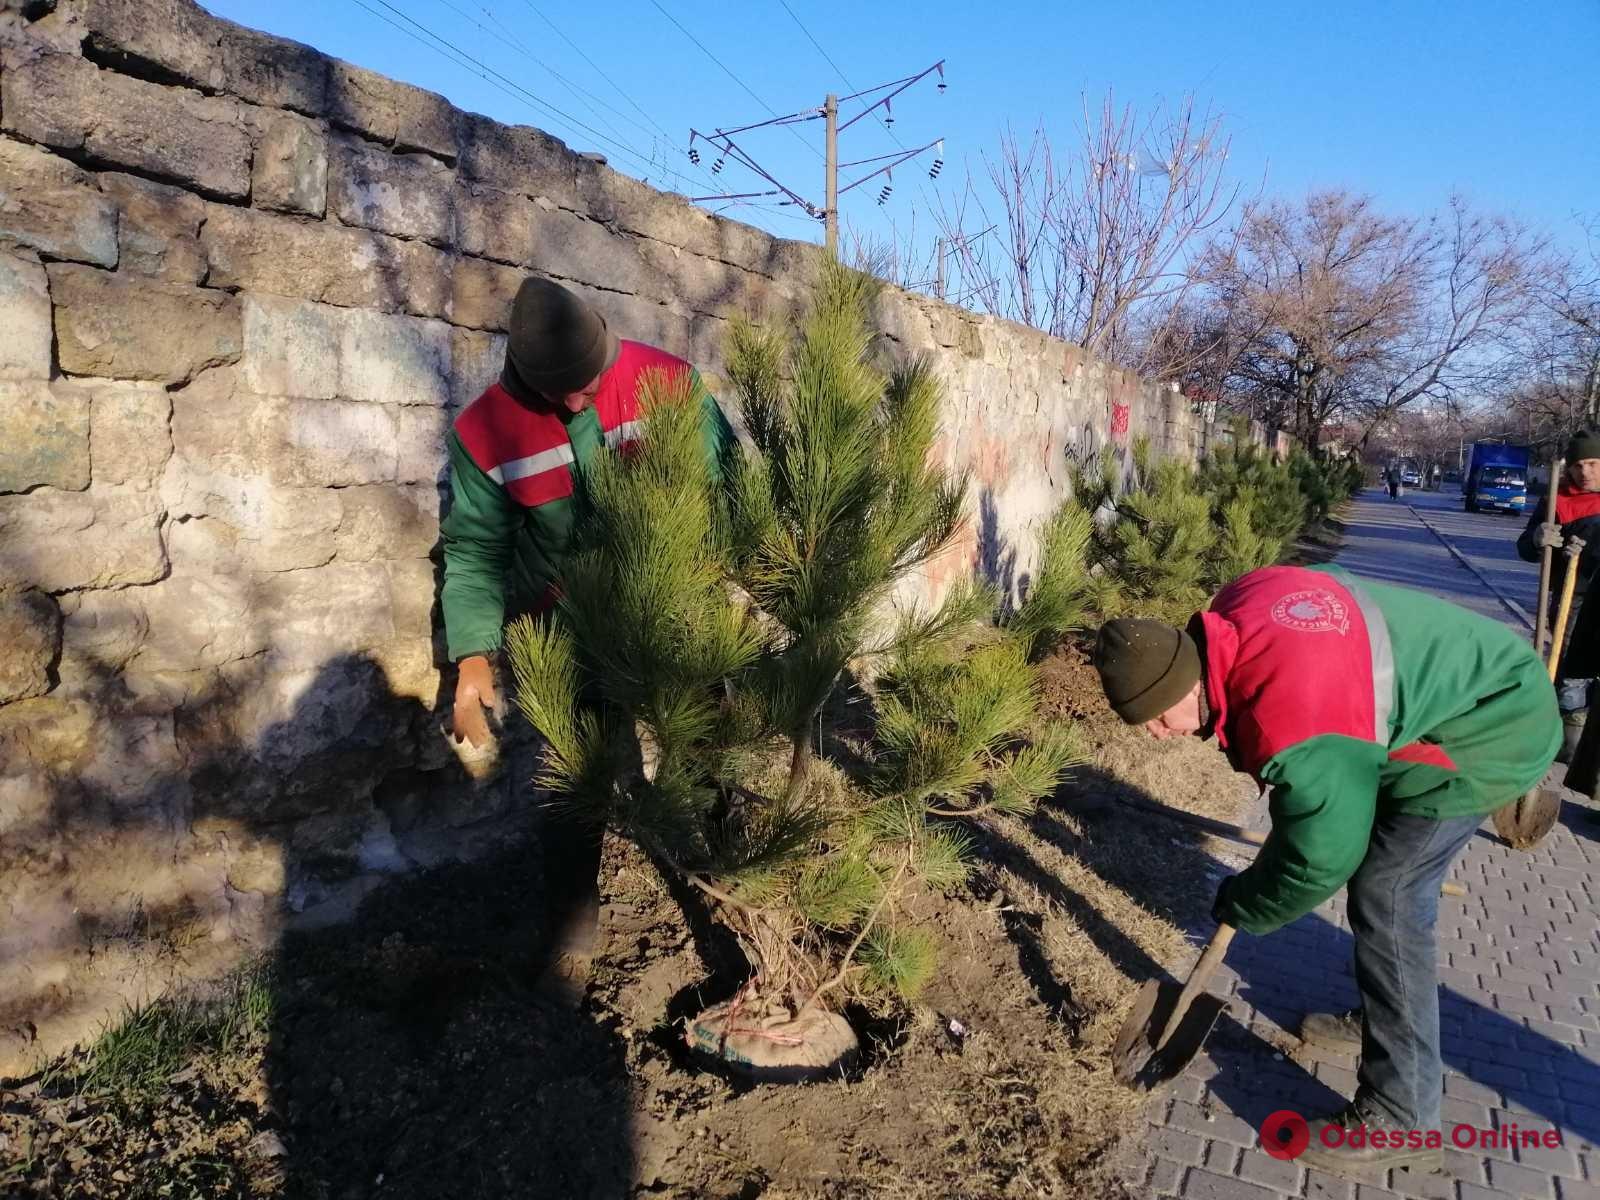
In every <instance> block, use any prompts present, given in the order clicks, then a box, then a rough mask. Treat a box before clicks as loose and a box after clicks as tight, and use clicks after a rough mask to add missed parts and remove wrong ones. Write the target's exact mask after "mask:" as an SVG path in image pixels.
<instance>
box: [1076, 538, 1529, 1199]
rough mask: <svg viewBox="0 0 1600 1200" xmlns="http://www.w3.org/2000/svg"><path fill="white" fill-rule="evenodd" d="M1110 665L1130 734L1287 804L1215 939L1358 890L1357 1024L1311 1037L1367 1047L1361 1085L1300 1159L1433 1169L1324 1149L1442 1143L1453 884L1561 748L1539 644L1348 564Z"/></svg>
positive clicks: (1239, 883)
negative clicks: (1231, 773)
mask: <svg viewBox="0 0 1600 1200" xmlns="http://www.w3.org/2000/svg"><path fill="white" fill-rule="evenodd" d="M1095 665H1096V667H1097V668H1098V670H1099V672H1100V677H1101V682H1102V684H1103V686H1104V688H1105V692H1106V696H1107V697H1108V699H1109V700H1110V701H1111V705H1112V707H1113V708H1114V709H1115V710H1116V711H1117V713H1118V714H1119V715H1120V716H1121V717H1122V718H1123V720H1125V721H1127V722H1129V723H1130V724H1140V725H1144V726H1145V727H1146V729H1148V730H1149V732H1150V733H1151V734H1153V735H1154V736H1155V737H1157V738H1166V737H1171V736H1175V735H1179V734H1201V735H1202V736H1210V735H1214V736H1215V737H1216V739H1217V742H1218V744H1219V745H1220V746H1221V747H1222V748H1223V749H1224V750H1225V751H1226V752H1227V754H1228V756H1229V758H1230V760H1231V761H1232V763H1233V765H1234V767H1235V768H1236V769H1238V770H1241V771H1245V772H1248V773H1249V774H1250V775H1252V776H1254V777H1255V779H1256V780H1257V782H1258V783H1260V784H1261V785H1263V786H1265V787H1269V788H1270V789H1271V797H1270V813H1271V817H1272V830H1271V833H1270V834H1269V835H1268V837H1267V841H1266V844H1265V845H1264V846H1263V847H1262V849H1261V852H1260V854H1259V855H1258V856H1257V858H1256V860H1255V862H1254V863H1253V864H1251V866H1250V867H1248V868H1247V869H1246V870H1244V871H1242V872H1240V873H1239V874H1238V875H1235V876H1232V877H1231V878H1228V879H1226V880H1224V881H1223V885H1222V888H1221V890H1220V891H1219V893H1218V896H1217V901H1216V906H1215V910H1214V911H1215V915H1216V917H1217V919H1218V920H1219V921H1222V922H1225V923H1227V924H1229V925H1233V926H1236V927H1238V928H1239V929H1242V930H1245V931H1247V932H1250V933H1257V934H1264V933H1270V932H1272V931H1273V930H1275V929H1278V928H1280V927H1282V926H1283V925H1286V924H1288V923H1289V922H1290V921H1293V920H1295V919H1296V918H1298V917H1301V916H1304V915H1305V914H1306V913H1309V912H1310V911H1311V910H1312V909H1314V908H1316V907H1317V906H1318V905H1319V904H1321V903H1322V902H1323V901H1325V900H1327V899H1329V898H1330V897H1331V896H1332V895H1333V894H1334V893H1335V892H1337V891H1338V890H1339V888H1341V887H1345V888H1347V890H1348V891H1347V894H1348V911H1349V919H1350V927H1351V930H1352V931H1353V932H1354V934H1355V969H1356V983H1357V985H1358V987H1359V989H1360V992H1361V1000H1362V1008H1361V1010H1360V1012H1359V1013H1353V1014H1313V1015H1312V1016H1309V1017H1307V1018H1306V1020H1305V1022H1304V1023H1303V1025H1302V1036H1304V1037H1306V1038H1307V1040H1308V1041H1309V1040H1320V1041H1335V1040H1338V1041H1345V1042H1350V1043H1354V1044H1356V1045H1358V1046H1359V1050H1360V1054H1361V1068H1360V1072H1359V1075H1358V1081H1359V1086H1358V1088H1357V1091H1356V1095H1355V1097H1354V1099H1353V1100H1352V1101H1351V1103H1350V1104H1349V1105H1348V1106H1347V1107H1346V1108H1345V1109H1344V1110H1342V1111H1341V1112H1339V1113H1336V1114H1334V1115H1332V1116H1329V1117H1326V1118H1322V1119H1321V1121H1320V1122H1313V1123H1312V1125H1311V1142H1310V1146H1309V1147H1308V1149H1307V1150H1306V1152H1305V1153H1304V1154H1303V1155H1302V1159H1301V1160H1302V1161H1303V1162H1305V1163H1306V1164H1307V1165H1310V1166H1317V1167H1322V1168H1324V1169H1332V1170H1341V1171H1349V1170H1358V1171H1364V1170H1368V1169H1371V1168H1373V1167H1380V1166H1401V1165H1407V1164H1412V1163H1419V1164H1420V1163H1425V1162H1428V1161H1438V1160H1439V1158H1440V1153H1439V1151H1438V1150H1437V1149H1431V1148H1428V1147H1427V1146H1426V1145H1422V1146H1410V1145H1409V1144H1407V1145H1404V1146H1402V1147H1400V1148H1396V1147H1393V1146H1390V1145H1388V1142H1389V1140H1390V1139H1387V1138H1386V1139H1380V1140H1383V1141H1384V1142H1385V1145H1384V1146H1382V1147H1374V1146H1373V1145H1372V1141H1371V1140H1370V1139H1358V1140H1360V1141H1361V1142H1362V1144H1361V1145H1360V1146H1352V1145H1351V1144H1350V1143H1349V1141H1348V1140H1344V1139H1339V1138H1329V1139H1327V1140H1326V1141H1325V1140H1324V1139H1323V1138H1322V1137H1321V1136H1320V1134H1321V1131H1322V1130H1323V1129H1324V1128H1326V1127H1327V1125H1329V1124H1330V1123H1332V1124H1338V1125H1341V1126H1345V1127H1350V1126H1353V1125H1361V1124H1364V1125H1366V1126H1367V1127H1368V1129H1369V1130H1371V1129H1385V1130H1404V1131H1410V1130H1413V1129H1415V1130H1421V1131H1424V1132H1426V1131H1429V1130H1436V1129H1438V1128H1439V1116H1440V1113H1439V1109H1440V1103H1441V1096H1440V1092H1441V1088H1442V1084H1443V1066H1442V1064H1441V1061H1440V1050H1439V994H1438V968H1437V961H1436V960H1437V948H1436V942H1435V936H1434V926H1435V923H1436V921H1437V917H1438V905H1439V886H1440V884H1441V883H1442V882H1443V880H1444V877H1445V875H1446V873H1447V872H1448V870H1449V868H1450V864H1451V862H1452V860H1454V859H1455V857H1456V855H1457V854H1458V853H1459V852H1460V851H1461V849H1462V848H1463V847H1464V846H1465V845H1466V843H1467V841H1468V839H1470V838H1471V837H1472V835H1473V833H1474V832H1475V831H1476V830H1477V828H1478V827H1479V825H1480V824H1481V823H1482V821H1483V818H1484V817H1485V816H1486V815H1487V814H1489V813H1491V812H1493V811H1494V810H1495V809H1497V808H1499V807H1501V806H1502V805H1504V804H1507V803H1509V802H1510V801H1512V800H1515V799H1516V798H1517V797H1519V796H1521V795H1523V794H1524V793H1525V792H1527V791H1528V789H1529V788H1531V787H1533V786H1534V785H1535V784H1538V783H1539V782H1540V781H1541V780H1542V779H1543V778H1544V776H1545V772H1546V770H1547V769H1548V768H1549V766H1550V763H1551V761H1552V760H1553V758H1554V757H1555V753H1556V749H1557V747H1558V746H1559V745H1560V742H1561V722H1560V718H1559V716H1558V714H1557V710H1556V697H1555V689H1554V688H1553V687H1552V686H1551V684H1550V680H1549V678H1548V676H1547V675H1546V674H1545V671H1544V669H1543V667H1542V665H1541V664H1540V662H1539V659H1538V657H1537V656H1536V655H1535V654H1534V652H1533V649H1532V647H1531V646H1530V645H1529V644H1528V642H1527V641H1526V640H1524V639H1523V638H1520V637H1518V636H1517V635H1516V634H1515V633H1514V632H1513V631H1512V630H1511V629H1509V628H1507V627H1506V626H1504V625H1500V624H1497V623H1496V622H1493V621H1490V620H1488V619H1487V618H1484V617H1480V616H1478V615H1476V614H1474V613H1470V612H1468V611H1466V610H1465V609H1462V608H1459V607H1457V606H1455V605H1453V604H1450V603H1447V602H1446V601H1443V600H1440V599H1437V598H1435V597H1432V596H1428V595H1424V594H1422V593H1420V592H1414V591H1409V590H1407V589H1403V588H1398V587H1388V586H1383V585H1380V584H1375V583H1368V582H1366V581H1361V582H1359V583H1358V582H1357V581H1356V580H1355V579H1354V578H1352V577H1350V576H1349V575H1347V574H1345V573H1344V572H1343V571H1341V570H1339V569H1338V568H1335V567H1314V568H1309V569H1307V568H1301V567H1267V568H1264V569H1262V570H1258V571H1252V572H1250V573H1249V574H1247V575H1243V576H1241V577H1240V578H1239V579H1237V580H1235V581H1234V582H1233V583H1231V584H1229V585H1228V586H1227V587H1226V588H1224V589H1223V590H1222V591H1221V592H1219V593H1218V594H1217V596H1216V597H1215V599H1213V600H1212V602H1211V606H1210V607H1209V608H1208V609H1207V610H1206V611H1205V612H1202V613H1199V614H1197V615H1196V616H1195V617H1194V619H1193V620H1191V621H1190V623H1189V625H1188V627H1187V629H1186V630H1179V629H1175V628H1173V627H1172V626H1170V625H1165V624H1162V623H1160V622H1156V621H1144V620H1119V621H1111V622H1108V623H1107V624H1106V625H1105V627H1104V628H1103V629H1102V630H1101V632H1100V637H1099V641H1098V644H1097V646H1096V650H1095ZM1328 1141H1334V1142H1337V1143H1338V1144H1337V1145H1333V1146H1330V1145H1328V1144H1327V1142H1328Z"/></svg>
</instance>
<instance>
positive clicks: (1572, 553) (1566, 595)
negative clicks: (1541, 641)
mask: <svg viewBox="0 0 1600 1200" xmlns="http://www.w3.org/2000/svg"><path fill="white" fill-rule="evenodd" d="M1574 543H1576V546H1577V549H1576V550H1574V549H1573V546H1574ZM1566 551H1567V573H1566V574H1565V575H1564V576H1563V577H1562V579H1561V607H1560V608H1558V609H1557V610H1556V627H1555V628H1554V629H1553V630H1551V632H1550V682H1551V683H1554V682H1555V681H1556V672H1557V671H1558V670H1560V668H1561V643H1562V642H1564V641H1566V637H1567V617H1568V616H1570V615H1571V613H1572V594H1573V592H1574V591H1575V590H1576V589H1577V586H1578V560H1579V559H1580V558H1582V557H1583V542H1581V541H1579V540H1578V539H1577V538H1568V539H1567V547H1566Z"/></svg>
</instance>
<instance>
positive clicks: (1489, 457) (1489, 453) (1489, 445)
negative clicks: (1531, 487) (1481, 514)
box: [1461, 442, 1529, 513]
mask: <svg viewBox="0 0 1600 1200" xmlns="http://www.w3.org/2000/svg"><path fill="white" fill-rule="evenodd" d="M1528 462H1529V456H1528V448H1527V447H1526V446H1507V445H1503V444H1502V443H1499V442H1474V443H1473V444H1472V457H1471V458H1470V459H1469V460H1468V462H1467V479H1466V482H1465V483H1463V484H1462V485H1461V497H1462V502H1463V503H1464V504H1465V505H1466V509H1467V511H1468V512H1478V511H1479V510H1481V509H1485V508H1488V509H1499V510H1501V511H1503V512H1514V513H1520V512H1522V511H1523V510H1525V509H1526V508H1527V506H1528Z"/></svg>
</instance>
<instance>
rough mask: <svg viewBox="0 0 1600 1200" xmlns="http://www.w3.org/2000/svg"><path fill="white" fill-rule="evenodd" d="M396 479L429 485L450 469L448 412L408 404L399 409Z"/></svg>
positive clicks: (397, 414) (401, 481)
mask: <svg viewBox="0 0 1600 1200" xmlns="http://www.w3.org/2000/svg"><path fill="white" fill-rule="evenodd" d="M396 419H397V420H398V422H399V432H398V435H397V437H398V443H397V446H396V453H395V467H394V475H395V479H396V480H398V481H399V482H400V483H426V484H428V485H429V486H430V487H431V486H433V485H435V484H437V483H438V482H440V481H442V480H443V479H444V478H445V476H446V475H447V474H448V473H449V456H448V454H447V452H446V449H445V440H446V439H447V438H448V437H449V436H450V414H449V413H448V412H447V411H445V410H443V409H438V408H427V407H421V406H408V407H405V408H402V409H400V410H398V412H397V413H396Z"/></svg>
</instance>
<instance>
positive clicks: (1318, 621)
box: [1272, 588, 1350, 636]
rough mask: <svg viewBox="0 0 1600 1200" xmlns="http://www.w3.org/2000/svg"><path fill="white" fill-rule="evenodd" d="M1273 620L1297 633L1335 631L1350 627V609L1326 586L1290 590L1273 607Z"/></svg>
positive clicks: (1338, 631)
mask: <svg viewBox="0 0 1600 1200" xmlns="http://www.w3.org/2000/svg"><path fill="white" fill-rule="evenodd" d="M1272 619H1273V620H1274V621H1276V622H1277V623H1278V624H1279V625H1282V626H1284V627H1285V628H1288V629H1293V630H1294V631H1295V632H1297V633H1337V634H1339V635H1340V636H1343V635H1344V633H1345V632H1346V631H1347V630H1348V629H1349V628H1350V610H1349V609H1348V608H1346V607H1345V603H1344V601H1343V600H1341V599H1339V597H1337V596H1335V595H1334V594H1333V593H1332V592H1330V591H1328V590H1327V589H1326V588H1312V589H1311V590H1309V591H1302V592H1290V593H1289V594H1288V595H1287V596H1284V597H1282V598H1281V599H1279V601H1278V602H1277V603H1276V604H1274V605H1273V606H1272Z"/></svg>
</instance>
